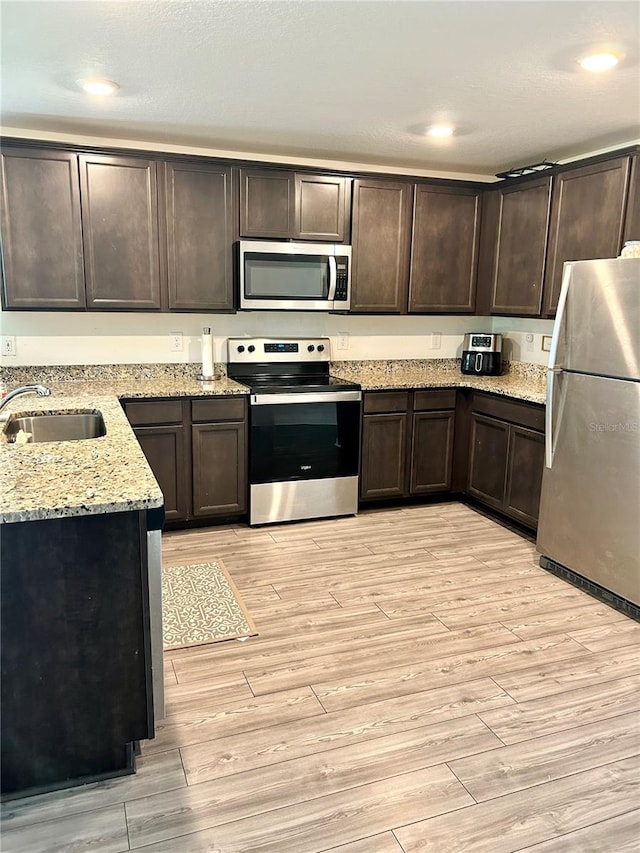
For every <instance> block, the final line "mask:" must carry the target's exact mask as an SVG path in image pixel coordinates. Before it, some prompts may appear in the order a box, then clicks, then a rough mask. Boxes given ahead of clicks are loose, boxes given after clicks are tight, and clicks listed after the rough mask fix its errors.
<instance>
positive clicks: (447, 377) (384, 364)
mask: <svg viewBox="0 0 640 853" xmlns="http://www.w3.org/2000/svg"><path fill="white" fill-rule="evenodd" d="M331 374H332V375H333V376H336V377H339V378H341V379H345V380H347V381H349V382H357V383H358V384H360V385H361V386H362V390H363V391H391V390H394V389H405V388H474V389H476V390H478V391H488V392H490V393H492V394H501V395H503V396H506V397H513V398H515V399H517V400H525V401H527V402H530V403H544V402H545V399H546V368H545V367H542V366H540V365H535V364H525V363H523V362H512V363H511V364H509V365H507V366H506V371H505V373H504V375H503V376H465V375H464V374H463V373H461V372H460V364H459V362H457V361H456V359H428V360H424V361H423V360H418V359H406V360H396V361H350V362H334V363H333V365H332V368H331Z"/></svg>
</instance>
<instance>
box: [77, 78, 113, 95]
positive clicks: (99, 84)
mask: <svg viewBox="0 0 640 853" xmlns="http://www.w3.org/2000/svg"><path fill="white" fill-rule="evenodd" d="M78 85H79V86H80V88H81V89H83V90H84V91H85V92H87V94H89V95H115V93H116V92H117V91H118V89H119V88H120V86H118V84H117V83H114V82H113V81H112V80H105V79H103V78H102V77H85V78H83V79H82V80H78Z"/></svg>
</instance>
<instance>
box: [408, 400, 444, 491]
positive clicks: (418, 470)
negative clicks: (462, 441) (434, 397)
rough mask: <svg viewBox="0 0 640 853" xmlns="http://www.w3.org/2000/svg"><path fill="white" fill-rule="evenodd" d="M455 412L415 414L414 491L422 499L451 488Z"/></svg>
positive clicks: (412, 483) (412, 463) (411, 488)
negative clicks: (423, 496)
mask: <svg viewBox="0 0 640 853" xmlns="http://www.w3.org/2000/svg"><path fill="white" fill-rule="evenodd" d="M453 424H454V413H453V412H415V413H414V415H413V447H412V451H411V482H410V491H411V493H412V494H415V495H419V494H424V493H428V492H446V491H448V490H449V489H450V488H451V464H452V461H453Z"/></svg>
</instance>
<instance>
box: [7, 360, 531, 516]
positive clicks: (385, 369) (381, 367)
mask: <svg viewBox="0 0 640 853" xmlns="http://www.w3.org/2000/svg"><path fill="white" fill-rule="evenodd" d="M196 370H197V368H196V367H195V366H193V365H174V366H168V365H119V366H97V367H96V366H79V367H75V368H55V367H54V368H42V367H35V368H26V367H25V368H5V369H3V370H2V382H3V384H4V386H5V388H13V387H15V386H17V385H21V384H25V383H27V382H34V381H37V382H41V383H42V384H45V385H47V386H48V387H49V388H51V391H52V396H51V397H46V398H40V397H35V396H20V397H17V398H15V399H14V400H12V401H11V402H10V403H9V405H8V406H7V407H6V408H5V409H4V410H3V412H2V414H3V415H4V414H13V413H16V414H17V413H19V414H32V413H35V412H38V411H41V412H42V411H44V412H55V411H66V412H77V411H95V410H97V411H100V412H102V414H103V417H104V420H105V424H106V427H107V434H106V435H105V436H103V437H101V438H92V439H87V440H82V441H61V442H60V441H58V442H46V443H41V444H23V445H15V444H9V443H6V442H2V441H0V523H9V522H18V521H31V520H37V519H44V518H62V517H65V516H74V515H91V514H99V513H107V512H122V511H127V510H140V509H147V508H152V507H159V506H162V502H163V498H162V493H161V491H160V489H159V487H158V484H157V483H156V481H155V478H154V476H153V474H152V473H151V469H150V468H149V466H148V464H147V461H146V459H145V456H144V454H143V453H142V450H141V449H140V445H139V444H138V442H137V440H136V437H135V435H134V433H133V430H132V429H131V427H130V426H129V422H128V421H127V418H126V416H125V414H124V412H123V411H122V408H121V406H120V403H119V399H123V398H145V397H148V398H153V397H157V398H163V397H205V396H206V397H209V396H226V395H237V394H248V393H249V389H248V388H246V387H245V386H244V385H241V384H240V383H238V382H234V381H233V380H231V379H228V378H227V377H226V376H225V375H224V373H223V372H219V373H218V377H219V378H218V379H216V380H215V381H212V382H207V383H202V382H200V381H199V380H198V379H197V373H196ZM331 374H332V375H333V376H336V377H340V378H343V379H346V380H348V381H351V382H357V383H359V384H360V385H361V386H362V388H363V390H365V391H381V390H392V389H404V388H474V389H478V390H480V391H489V392H491V393H494V394H502V395H505V396H508V397H514V398H516V399H519V400H526V401H529V402H533V403H544V401H545V383H546V371H545V369H544V368H543V367H539V366H537V365H529V364H524V363H521V362H512V363H511V364H509V365H507V372H506V373H505V375H503V376H499V377H487V376H484V377H473V376H463V375H462V374H461V373H460V366H459V362H458V361H456V360H455V359H429V360H418V359H410V360H409V359H407V360H397V361H359V362H358V361H351V362H333V363H332V365H331Z"/></svg>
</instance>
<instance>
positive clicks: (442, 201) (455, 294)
mask: <svg viewBox="0 0 640 853" xmlns="http://www.w3.org/2000/svg"><path fill="white" fill-rule="evenodd" d="M479 235H480V193H478V192H476V191H474V190H466V189H453V188H449V187H445V188H440V187H430V186H427V185H425V184H417V186H416V187H415V197H414V207H413V238H412V242H411V277H410V289H409V293H410V295H409V311H423V312H428V311H430V312H437V313H445V312H446V313H448V314H452V313H461V314H462V313H471V312H472V311H473V309H474V307H475V297H476V269H477V259H478V239H479Z"/></svg>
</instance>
